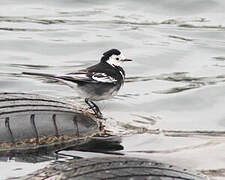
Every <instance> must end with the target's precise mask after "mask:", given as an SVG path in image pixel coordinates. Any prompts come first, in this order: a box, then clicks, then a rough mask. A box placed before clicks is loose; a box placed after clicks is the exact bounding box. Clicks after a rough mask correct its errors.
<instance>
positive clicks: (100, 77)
mask: <svg viewBox="0 0 225 180" xmlns="http://www.w3.org/2000/svg"><path fill="white" fill-rule="evenodd" d="M92 79H93V80H95V81H97V82H103V83H116V82H117V80H116V79H115V78H113V77H111V76H109V75H107V74H105V73H99V72H95V73H93V75H92Z"/></svg>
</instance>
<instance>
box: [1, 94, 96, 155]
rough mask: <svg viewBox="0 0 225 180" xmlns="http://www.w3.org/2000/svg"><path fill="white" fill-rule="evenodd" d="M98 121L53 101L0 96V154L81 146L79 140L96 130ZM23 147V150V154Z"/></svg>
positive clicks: (63, 102) (65, 103)
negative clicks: (77, 144) (5, 151)
mask: <svg viewBox="0 0 225 180" xmlns="http://www.w3.org/2000/svg"><path fill="white" fill-rule="evenodd" d="M98 121H99V120H98V119H97V118H95V117H94V115H91V114H90V113H88V112H86V113H85V112H83V111H82V110H79V109H78V108H77V107H76V106H75V105H72V104H70V103H69V102H66V101H62V100H61V101H60V100H59V99H57V98H51V97H46V96H40V95H35V94H26V93H1V94H0V143H1V148H0V152H2V153H4V149H8V150H7V151H10V150H12V151H13V149H14V150H15V151H17V152H18V151H19V149H20V151H21V153H25V152H29V148H31V149H34V148H37V149H40V148H41V147H42V146H44V147H45V150H47V149H48V144H49V146H51V147H52V148H53V146H54V148H55V150H57V148H63V147H66V146H69V145H71V144H73V145H75V144H76V141H77V142H79V141H80V142H79V143H84V142H85V140H83V142H82V141H81V138H87V137H89V136H93V135H94V134H97V133H98V132H99V131H100V130H99V122H98ZM76 138H77V140H76ZM67 141H68V142H67ZM67 143H68V145H67ZM7 145H8V146H7ZM60 145H61V146H60ZM23 148H24V149H26V151H25V150H24V152H23V150H22V149H23ZM16 149H17V150H16ZM49 149H50V148H49ZM51 150H52V149H51Z"/></svg>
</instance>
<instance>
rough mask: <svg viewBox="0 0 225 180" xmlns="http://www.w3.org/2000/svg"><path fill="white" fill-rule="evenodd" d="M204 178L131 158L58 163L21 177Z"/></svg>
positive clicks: (66, 179)
mask: <svg viewBox="0 0 225 180" xmlns="http://www.w3.org/2000/svg"><path fill="white" fill-rule="evenodd" d="M46 178H49V179H50V178H53V179H58V180H109V179H113V180H171V179H174V180H204V179H207V178H206V177H205V176H202V175H201V174H200V173H196V172H193V171H189V170H187V169H183V168H179V167H175V166H172V165H168V164H163V163H159V162H156V161H151V160H146V159H139V158H130V157H105V158H87V159H79V160H70V161H68V162H54V165H52V166H50V167H48V168H44V169H41V170H39V171H37V172H35V173H32V174H31V175H28V176H26V177H23V178H21V180H28V179H29V180H32V179H35V180H40V179H46Z"/></svg>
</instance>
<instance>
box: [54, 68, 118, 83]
mask: <svg viewBox="0 0 225 180" xmlns="http://www.w3.org/2000/svg"><path fill="white" fill-rule="evenodd" d="M56 78H59V79H63V80H67V81H72V82H77V83H78V82H89V83H99V82H102V83H116V82H117V80H116V79H114V78H113V77H111V76H109V75H107V74H105V73H101V72H89V71H87V70H81V71H78V72H75V73H69V74H66V75H59V76H56Z"/></svg>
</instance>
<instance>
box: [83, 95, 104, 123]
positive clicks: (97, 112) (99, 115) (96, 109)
mask: <svg viewBox="0 0 225 180" xmlns="http://www.w3.org/2000/svg"><path fill="white" fill-rule="evenodd" d="M85 102H86V103H87V105H88V106H89V108H90V109H91V110H92V111H93V112H94V114H95V115H96V117H97V118H101V119H102V118H103V116H102V113H101V111H100V109H99V107H98V106H97V105H96V104H95V103H94V102H92V101H89V100H88V99H87V98H86V99H85Z"/></svg>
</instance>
